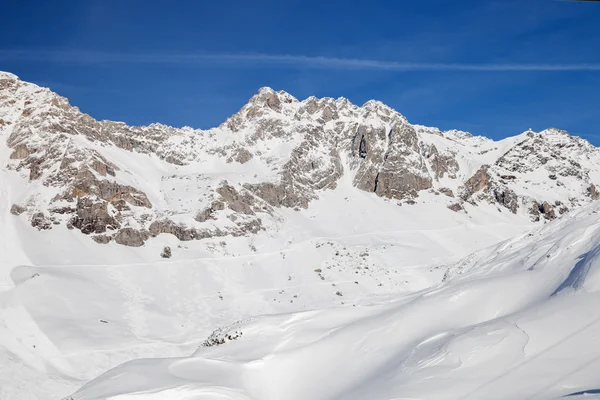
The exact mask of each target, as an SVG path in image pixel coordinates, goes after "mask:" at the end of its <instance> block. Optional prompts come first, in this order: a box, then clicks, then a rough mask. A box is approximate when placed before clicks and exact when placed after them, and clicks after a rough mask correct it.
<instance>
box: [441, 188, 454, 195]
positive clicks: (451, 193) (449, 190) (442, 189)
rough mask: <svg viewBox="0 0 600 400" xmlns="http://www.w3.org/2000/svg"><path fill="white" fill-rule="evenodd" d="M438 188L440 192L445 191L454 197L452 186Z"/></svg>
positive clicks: (444, 192)
mask: <svg viewBox="0 0 600 400" xmlns="http://www.w3.org/2000/svg"><path fill="white" fill-rule="evenodd" d="M438 190H439V192H440V193H443V194H445V195H446V196H448V197H454V192H453V191H452V189H450V188H447V187H443V188H439V189H438Z"/></svg>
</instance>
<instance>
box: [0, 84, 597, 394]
mask: <svg viewBox="0 0 600 400" xmlns="http://www.w3.org/2000/svg"><path fill="white" fill-rule="evenodd" d="M2 79H8V80H12V81H14V80H15V79H17V78H16V77H15V76H14V75H10V74H6V73H2V72H0V80H2ZM15 93H16V94H14V96H15V99H17V101H16V103H15V104H16V105H15V104H12V103H11V104H9V105H8V106H6V107H4V106H2V107H0V121H2V120H4V121H5V122H8V123H10V124H6V125H4V126H2V125H0V142H1V143H0V238H1V240H0V400H5V399H6V400H13V399H15V400H46V399H52V400H60V399H63V398H65V399H72V400H91V399H113V400H126V399H129V400H131V399H161V400H166V399H169V400H184V399H185V400H200V399H203V400H208V399H213V400H215V399H252V400H296V399H297V400H300V399H302V400H306V399H314V400H334V399H335V400H342V399H344V400H354V399H356V400H358V399H361V400H363V399H370V400H371V399H372V400H384V399H385V400H388V399H389V400H391V399H550V398H558V397H560V396H564V395H570V394H573V396H572V397H570V398H573V399H575V398H589V397H588V395H587V394H586V393H588V392H589V393H594V392H595V391H597V389H599V388H600V378H598V376H600V375H598V374H597V371H598V367H600V365H598V364H599V363H598V362H597V361H596V360H597V358H600V350H598V349H597V346H596V343H597V338H598V335H599V334H600V327H599V326H598V324H596V319H598V318H600V307H598V305H599V304H600V303H599V300H600V298H599V295H598V289H599V288H600V270H598V267H597V265H598V263H599V261H598V257H597V255H598V254H599V253H600V250H599V249H600V239H598V238H599V237H600V236H599V233H600V232H599V229H600V224H598V214H597V212H598V211H599V209H600V205H599V204H598V203H597V202H592V203H591V204H589V205H585V206H583V207H580V208H578V207H579V205H580V203H583V204H587V203H589V202H591V201H592V199H591V198H589V196H588V197H586V196H584V195H582V193H585V191H586V189H587V187H588V185H589V184H590V183H591V182H592V181H594V182H596V184H597V183H598V182H599V179H600V154H599V151H598V150H597V149H596V148H594V147H593V146H591V145H590V144H589V143H587V142H585V141H582V140H580V139H578V138H573V137H570V136H565V135H564V134H561V133H560V132H559V131H556V130H548V131H544V132H542V133H536V134H533V133H531V132H525V133H523V134H521V135H518V136H515V137H511V138H508V139H505V140H502V141H498V142H494V141H492V140H490V139H487V138H484V137H480V136H472V135H470V134H468V133H466V132H461V131H446V132H442V131H440V130H438V129H436V128H428V127H423V126H413V127H414V129H415V131H416V132H417V134H418V138H419V143H420V144H422V145H430V146H431V145H433V146H435V148H436V149H437V150H438V151H439V152H440V154H452V155H453V156H454V157H455V158H456V161H457V163H458V165H459V168H458V170H457V171H456V177H455V178H449V177H448V175H446V176H445V177H441V178H440V179H439V180H436V181H435V182H434V183H433V186H434V188H432V189H436V190H437V189H441V188H449V189H451V190H452V191H454V193H456V194H458V192H459V191H460V190H461V187H462V185H463V184H464V183H465V181H466V180H468V179H469V178H470V177H471V176H473V174H474V173H475V172H476V171H478V170H479V169H480V168H481V166H482V165H493V167H492V171H493V174H492V175H493V176H494V177H497V176H502V175H511V174H515V175H517V177H518V178H519V179H516V180H515V181H511V180H510V178H507V179H508V182H507V183H506V185H507V186H508V187H510V188H511V190H513V191H514V192H515V193H517V194H518V195H522V196H523V198H529V197H535V198H536V199H542V200H547V201H549V202H552V203H553V204H558V203H556V202H562V204H567V205H569V208H570V209H571V211H570V212H568V213H566V214H563V215H561V216H560V217H559V218H558V219H557V220H555V221H552V222H548V223H546V224H544V222H545V220H544V219H543V218H542V219H541V220H540V221H539V222H538V223H534V222H533V221H532V219H531V216H530V215H529V214H528V212H527V210H526V209H525V208H524V207H522V208H520V209H519V210H518V212H516V213H512V212H510V211H509V210H508V209H507V208H505V207H503V206H500V205H498V204H497V203H488V202H487V200H486V201H482V202H479V203H478V204H475V203H474V202H473V203H471V202H468V201H466V202H464V203H462V206H463V207H464V211H460V212H454V211H450V210H449V209H448V205H449V204H451V203H454V202H456V201H458V198H455V197H449V196H445V195H440V193H438V192H436V191H435V190H431V191H421V192H420V193H419V195H418V196H417V198H415V204H412V205H410V204H408V203H407V202H405V201H400V200H392V199H386V198H382V197H378V196H376V195H375V194H374V193H367V192H364V191H361V190H358V189H357V188H356V187H355V186H354V183H353V179H354V176H353V174H354V172H355V171H353V170H352V169H351V168H350V166H349V165H348V163H347V162H346V160H345V157H346V155H345V154H343V153H342V154H341V155H340V157H341V159H342V164H343V165H344V174H343V176H342V177H341V178H340V179H339V181H338V182H337V184H336V187H335V189H329V190H322V191H319V192H318V198H317V199H316V200H313V201H311V202H310V204H309V207H308V208H307V209H300V210H294V209H291V208H274V209H273V211H272V213H271V214H268V215H267V214H265V215H262V218H263V224H264V226H265V230H264V231H260V232H259V233H258V234H255V235H246V236H239V237H233V236H223V237H213V238H208V239H204V240H201V241H189V242H180V241H179V240H177V239H176V238H175V237H174V236H172V235H166V234H163V235H160V236H158V237H155V238H151V239H149V240H148V241H146V243H145V244H144V246H143V247H138V248H133V247H125V246H121V245H118V244H116V243H115V242H111V243H108V244H98V243H96V242H94V241H92V240H91V239H90V238H89V237H87V236H85V235H83V234H82V233H81V232H79V231H75V230H68V229H67V228H66V227H65V224H64V223H63V224H61V225H57V226H55V227H53V229H51V230H44V231H37V230H35V229H33V228H32V227H31V226H30V222H29V221H28V217H29V216H30V215H28V214H27V213H24V214H22V215H19V216H15V215H11V213H10V209H11V206H12V205H13V204H23V205H27V206H28V207H29V208H34V206H35V207H38V208H41V209H43V207H47V206H48V204H50V202H51V199H53V198H54V196H55V195H56V194H57V193H58V191H59V189H60V188H53V187H47V186H44V185H43V184H42V183H41V182H40V180H32V181H29V180H28V179H27V174H26V173H25V172H24V170H19V169H18V168H15V167H14V164H15V163H17V161H9V158H10V155H11V153H12V151H13V149H9V148H8V147H7V146H6V145H5V143H6V142H7V139H8V138H9V136H10V135H11V133H12V130H13V129H15V128H14V127H15V126H16V125H18V124H19V123H20V122H19V121H20V119H21V118H22V117H21V116H22V115H23V112H24V111H25V107H26V106H27V104H28V103H27V102H33V103H30V104H29V105H30V108H31V109H33V112H32V115H33V117H35V116H36V115H37V114H36V113H41V112H42V111H44V110H46V111H47V109H52V107H55V108H56V107H58V106H56V105H55V104H54V103H56V102H57V101H58V100H57V98H56V95H55V94H53V93H52V92H50V91H49V90H47V89H42V88H39V87H37V86H35V85H31V84H25V85H21V86H19V88H18V90H16V92H15ZM271 93H274V91H273V90H272V89H269V88H263V89H261V90H260V91H259V94H258V95H257V96H255V97H253V98H252V99H251V100H250V102H249V103H248V104H247V105H246V106H244V107H243V108H242V110H241V111H240V113H238V114H236V116H234V117H232V118H230V119H229V120H228V121H227V122H226V123H225V124H223V125H222V126H221V127H218V128H214V129H211V130H208V131H197V130H193V129H191V128H182V129H175V128H170V127H165V126H162V125H159V124H154V125H151V126H149V127H137V128H135V129H137V131H136V132H137V133H136V134H139V132H142V133H143V132H146V131H147V132H151V131H152V130H153V129H154V130H156V131H152V132H158V131H160V132H162V133H164V134H165V135H166V136H165V137H166V139H164V138H163V139H164V140H163V141H161V142H160V145H159V147H158V148H157V149H156V151H155V152H154V153H143V152H137V151H125V150H123V149H121V148H118V147H116V146H114V145H112V144H110V143H107V142H101V141H92V140H89V138H86V137H85V136H84V135H71V136H64V137H67V138H68V140H67V139H65V140H64V143H68V144H67V145H66V146H67V147H65V149H62V148H61V151H62V150H64V152H65V153H64V154H67V151H71V150H73V149H75V150H79V151H82V152H83V154H84V155H86V156H87V155H88V154H95V153H93V152H97V153H99V154H101V155H102V156H104V157H105V158H107V159H108V160H110V162H111V163H113V164H114V165H115V166H116V167H117V168H118V173H117V175H116V177H115V180H116V181H118V182H119V183H121V184H123V185H131V186H133V187H136V188H138V189H140V190H141V191H143V192H144V193H145V194H146V195H147V197H148V199H149V201H150V202H151V203H152V204H153V208H152V212H155V213H156V215H155V217H156V218H158V217H163V216H168V217H169V218H170V219H171V220H173V221H175V222H178V223H189V224H191V225H193V224H195V223H196V222H195V221H193V218H194V215H195V214H196V213H197V211H198V210H200V209H202V208H203V207H205V206H206V205H207V204H209V203H210V201H211V199H212V197H211V195H212V194H214V193H213V192H214V189H215V187H216V186H217V185H218V184H219V182H221V181H222V180H224V179H226V180H228V181H229V182H231V183H232V184H234V185H236V184H237V185H238V187H239V184H240V182H243V183H259V182H265V181H275V180H277V179H278V173H279V172H280V170H281V169H282V168H283V165H284V164H285V163H286V162H287V161H288V160H289V157H290V153H291V152H292V151H293V149H294V148H295V147H296V146H298V143H299V142H300V140H301V139H302V138H303V135H305V133H303V132H304V131H302V132H297V129H298V126H302V127H305V126H309V127H310V126H311V124H316V123H317V122H315V121H317V120H318V118H319V115H321V113H324V112H325V111H318V112H314V111H313V113H314V114H315V115H313V114H310V113H309V111H303V110H305V109H309V108H310V107H312V105H311V104H313V103H315V102H316V103H318V104H319V107H321V106H323V105H325V107H321V108H323V109H327V105H335V106H336V109H337V112H338V114H339V118H340V120H341V121H343V122H344V123H351V122H352V121H353V119H356V118H358V117H360V119H359V120H360V121H362V122H364V123H366V122H369V123H370V124H372V126H378V125H380V124H382V120H381V119H380V118H379V117H380V116H381V115H391V114H394V115H396V114H397V113H396V112H395V111H394V110H391V109H390V108H389V107H387V106H385V105H383V104H382V103H380V102H377V101H370V102H367V103H366V104H365V105H363V106H362V107H357V106H354V105H352V104H350V103H349V102H348V101H347V100H346V99H337V100H334V99H328V98H326V99H316V98H309V99H306V100H304V101H302V102H300V101H298V100H296V99H295V98H293V97H292V96H290V95H289V94H287V93H285V92H277V93H278V99H280V100H281V110H280V112H274V111H273V110H270V109H269V108H261V107H262V105H260V106H261V107H258V106H257V105H256V104H255V103H257V102H259V101H263V100H261V99H262V97H261V96H262V95H265V94H267V95H268V94H271ZM62 100H64V101H66V99H62ZM62 100H60V99H59V104H60V101H62ZM313 105H314V104H313ZM3 107H4V108H3ZM257 107H258V110H259V113H258V114H256V115H258V117H256V118H259V117H261V118H266V117H264V114H266V115H267V117H268V119H265V120H268V121H270V123H273V121H275V122H277V121H279V122H281V130H282V132H283V133H284V134H282V135H281V136H272V137H271V136H268V135H266V136H265V137H258V136H260V135H258V133H257V124H256V123H255V121H254V120H253V119H252V118H250V117H248V118H247V119H244V118H242V117H241V115H242V114H243V115H247V114H249V113H250V114H252V113H255V112H256V109H257ZM319 110H320V108H319ZM242 111H244V113H246V114H244V113H243V112H242ZM250 111H252V112H250ZM68 112H69V113H78V112H79V111H78V110H76V111H73V110H71V109H70V108H69V109H68ZM261 113H262V114H261ZM316 114H319V115H316ZM380 114H381V115H380ZM397 115H398V118H401V119H402V120H404V117H402V116H399V114H397ZM357 116H358V117H357ZM296 117H298V118H300V119H301V124H300V125H294V124H296V122H294V121H293V118H296ZM236 118H237V119H236ZM253 118H254V117H253ZM42 122H43V123H44V124H46V123H48V124H50V123H54V122H56V121H50V120H48V121H46V120H43V119H42ZM59 122H60V121H59ZM114 124H115V125H119V124H120V123H114ZM227 124H230V125H232V126H235V127H236V131H235V132H234V131H233V130H231V129H230V128H228V127H227ZM122 125H123V126H125V125H124V124H122ZM325 126H326V130H327V132H330V131H331V132H333V131H334V128H335V123H334V122H327V123H325ZM31 129H32V130H31V135H30V136H29V137H25V138H24V140H26V141H27V144H28V145H32V144H33V145H36V146H39V148H37V149H38V150H39V149H43V147H44V146H45V145H46V143H51V144H56V145H57V146H62V145H63V144H64V143H63V142H59V141H56V142H53V140H54V139H53V138H54V136H52V135H50V134H49V133H48V132H47V131H46V130H44V129H45V128H44V125H40V126H37V125H32V128H31ZM116 131H117V133H118V131H119V130H118V129H116ZM124 132H128V131H124ZM149 135H150V133H149ZM55 136H56V135H55ZM255 136H256V137H255ZM139 138H142V139H140V140H143V139H144V136H143V134H140V136H139V137H138V139H139ZM61 140H62V139H61ZM148 140H150V139H148ZM161 140H162V139H161ZM57 143H58V144H57ZM239 143H243V144H244V146H248V148H249V149H251V150H252V152H253V154H254V157H253V158H252V159H251V160H249V161H248V162H246V163H245V164H241V163H236V162H230V161H226V157H229V156H230V155H231V154H230V153H232V152H233V151H234V150H235V149H236V148H237V147H236V146H238V145H239ZM521 143H525V146H526V148H525V149H523V148H519V144H521ZM531 143H533V144H534V145H535V146H539V148H536V149H535V150H536V151H531V150H530V147H527V146H530V144H531ZM557 148H558V149H560V151H559V152H561V153H562V154H563V155H564V159H559V158H557V157H556V153H557V150H556V149H557ZM322 149H325V147H323V146H322V148H321V147H318V146H317V147H316V148H314V149H311V151H313V152H314V153H315V154H314V160H315V161H319V159H320V158H322V157H323V154H321V150H322ZM39 151H41V150H39ZM221 152H223V153H224V154H225V156H223V155H222V154H221ZM171 154H175V155H177V157H179V159H181V160H183V161H185V163H184V164H183V165H175V164H172V163H168V162H166V161H165V158H166V157H167V156H169V155H171ZM546 156H547V157H546ZM552 156H554V158H553V157H552ZM502 157H504V158H505V160H506V162H504V163H497V161H498V160H499V159H501V158H502ZM540 158H541V159H543V163H542V162H541V161H539V160H540ZM82 159H83V160H84V161H85V160H87V159H86V158H85V157H84V158H82ZM546 159H548V160H549V161H548V160H546ZM569 160H572V161H576V162H577V163H578V164H577V165H579V167H577V168H574V167H573V168H570V167H571V165H570V164H568V162H570V161H569ZM11 162H12V163H13V165H12V167H11V166H10V163H11ZM565 165H567V166H569V168H570V169H569V168H566V167H565ZM580 170H582V171H583V172H580ZM573 171H574V172H573ZM50 172H51V171H50ZM555 172H556V174H557V175H558V176H559V180H558V181H555V180H553V179H552V178H549V177H548V174H549V173H555ZM577 173H580V174H583V178H581V177H580V176H578V175H577ZM502 179H504V178H502ZM557 182H560V184H561V185H562V186H557ZM557 209H558V206H557ZM143 212H144V210H141V211H140V210H138V208H134V209H133V210H132V211H131V213H132V214H135V215H134V217H135V218H133V217H132V218H130V219H129V220H128V224H130V225H128V226H132V227H134V228H137V226H136V225H135V223H136V221H139V220H142V218H141V217H142V215H141V214H142V213H143ZM221 212H222V213H223V214H227V213H229V214H228V215H230V214H231V211H230V210H223V211H221ZM138 214H139V215H138ZM61 222H65V221H61ZM205 223H206V224H212V225H214V226H215V227H219V228H220V227H223V226H225V224H228V223H229V224H231V221H230V220H229V219H227V218H221V217H219V218H217V219H216V220H211V221H208V222H205ZM542 224H544V225H543V226H542ZM532 229H536V230H533V231H532ZM511 238H512V239H511ZM507 240H508V241H507ZM166 245H168V246H170V247H171V249H172V250H173V256H172V258H170V259H162V258H160V257H159V256H158V255H159V254H160V252H161V251H162V250H163V248H164V246H166ZM490 246H491V247H490ZM207 339H208V343H209V344H213V345H212V346H203V345H202V344H203V343H205V341H207ZM215 344H218V345H215ZM107 371H108V372H107Z"/></svg>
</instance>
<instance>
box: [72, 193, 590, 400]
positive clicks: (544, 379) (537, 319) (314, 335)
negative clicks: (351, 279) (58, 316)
mask: <svg viewBox="0 0 600 400" xmlns="http://www.w3.org/2000/svg"><path fill="white" fill-rule="evenodd" d="M598 211H600V205H598V204H594V205H592V206H588V207H586V208H584V209H582V210H580V211H579V212H577V213H576V214H575V215H573V216H572V217H571V218H569V219H562V220H560V221H556V222H553V223H551V224H548V225H546V226H545V227H544V228H541V229H539V230H536V231H533V232H532V233H529V234H524V235H521V236H518V237H516V238H515V239H512V240H509V241H506V242H503V243H501V244H499V245H497V246H494V247H491V248H488V249H485V250H482V251H480V252H478V253H476V254H475V255H472V256H470V257H468V258H467V259H466V260H463V261H461V262H459V263H457V264H456V265H454V266H452V267H450V268H449V269H448V274H447V276H448V279H447V281H446V282H445V283H443V284H441V285H439V286H437V287H434V288H432V289H427V290H424V291H421V292H417V293H414V294H410V295H407V296H398V297H396V298H393V299H388V300H384V301H380V302H377V304H376V303H374V304H371V305H368V306H367V305H362V306H357V307H348V308H341V309H339V308H338V309H327V310H320V311H308V312H302V313H292V314H280V315H275V316H265V317H256V318H252V319H250V320H248V321H243V322H241V323H239V324H236V325H234V326H232V327H231V328H229V330H224V331H222V332H220V333H219V334H218V335H217V337H216V339H217V340H215V341H216V342H217V343H219V342H220V341H219V340H218V339H219V338H223V341H224V344H221V345H213V346H210V347H201V348H200V349H198V350H197V351H196V352H195V353H194V355H193V356H191V357H184V358H174V359H156V360H153V359H147V360H138V361H133V362H130V363H127V364H124V365H122V366H120V367H118V368H115V369H113V370H111V371H109V372H107V373H106V374H104V375H102V376H100V377H99V378H97V379H95V380H94V381H92V382H90V383H89V384H87V385H85V386H84V387H83V388H82V389H81V390H79V391H78V392H77V393H75V394H74V395H73V399H76V400H84V399H86V400H91V399H105V398H110V399H115V400H116V399H119V400H124V399H138V398H139V399H142V398H143V399H191V398H194V399H220V398H228V399H261V400H262V399H264V400H271V399H273V400H275V399H284V398H285V399H290V400H294V399H308V398H310V399H357V400H358V399H365V398H369V399H374V400H376V399H392V398H394V399H396V398H410V399H413V398H414V399H550V398H558V397H560V396H564V395H569V394H577V393H583V392H585V391H592V392H593V391H594V390H596V389H597V388H599V387H600V379H599V378H598V374H597V370H598V367H600V357H599V356H600V353H599V352H598V350H597V346H596V343H597V337H598V335H600V311H599V310H598V307H597V304H599V303H598V302H599V301H600V295H599V290H600V279H599V277H600V268H599V266H600V259H599V254H600V250H599V249H600V240H599V237H600V225H599V224H598ZM215 341H213V343H214V342H215Z"/></svg>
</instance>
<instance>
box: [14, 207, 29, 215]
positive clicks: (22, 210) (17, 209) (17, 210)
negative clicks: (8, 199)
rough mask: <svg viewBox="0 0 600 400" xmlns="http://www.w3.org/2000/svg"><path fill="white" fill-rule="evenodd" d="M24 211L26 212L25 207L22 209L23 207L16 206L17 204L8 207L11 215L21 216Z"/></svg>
mask: <svg viewBox="0 0 600 400" xmlns="http://www.w3.org/2000/svg"><path fill="white" fill-rule="evenodd" d="M25 211H27V208H26V207H23V206H20V205H18V204H13V205H12V206H11V207H10V213H11V214H12V215H21V214H23V213H24V212H25Z"/></svg>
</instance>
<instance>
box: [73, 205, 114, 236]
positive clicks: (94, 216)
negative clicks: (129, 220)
mask: <svg viewBox="0 0 600 400" xmlns="http://www.w3.org/2000/svg"><path fill="white" fill-rule="evenodd" d="M70 223H71V225H72V226H73V227H75V228H77V229H79V230H80V231H81V232H82V233H84V234H86V235H89V234H90V233H104V232H106V231H107V230H116V229H118V228H119V227H120V224H119V223H118V222H117V220H116V219H115V218H114V217H113V216H112V215H110V214H109V213H108V207H107V203H106V202H94V201H92V199H90V198H79V199H78V200H77V208H76V212H75V215H74V216H73V218H72V219H71V221H70Z"/></svg>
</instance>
